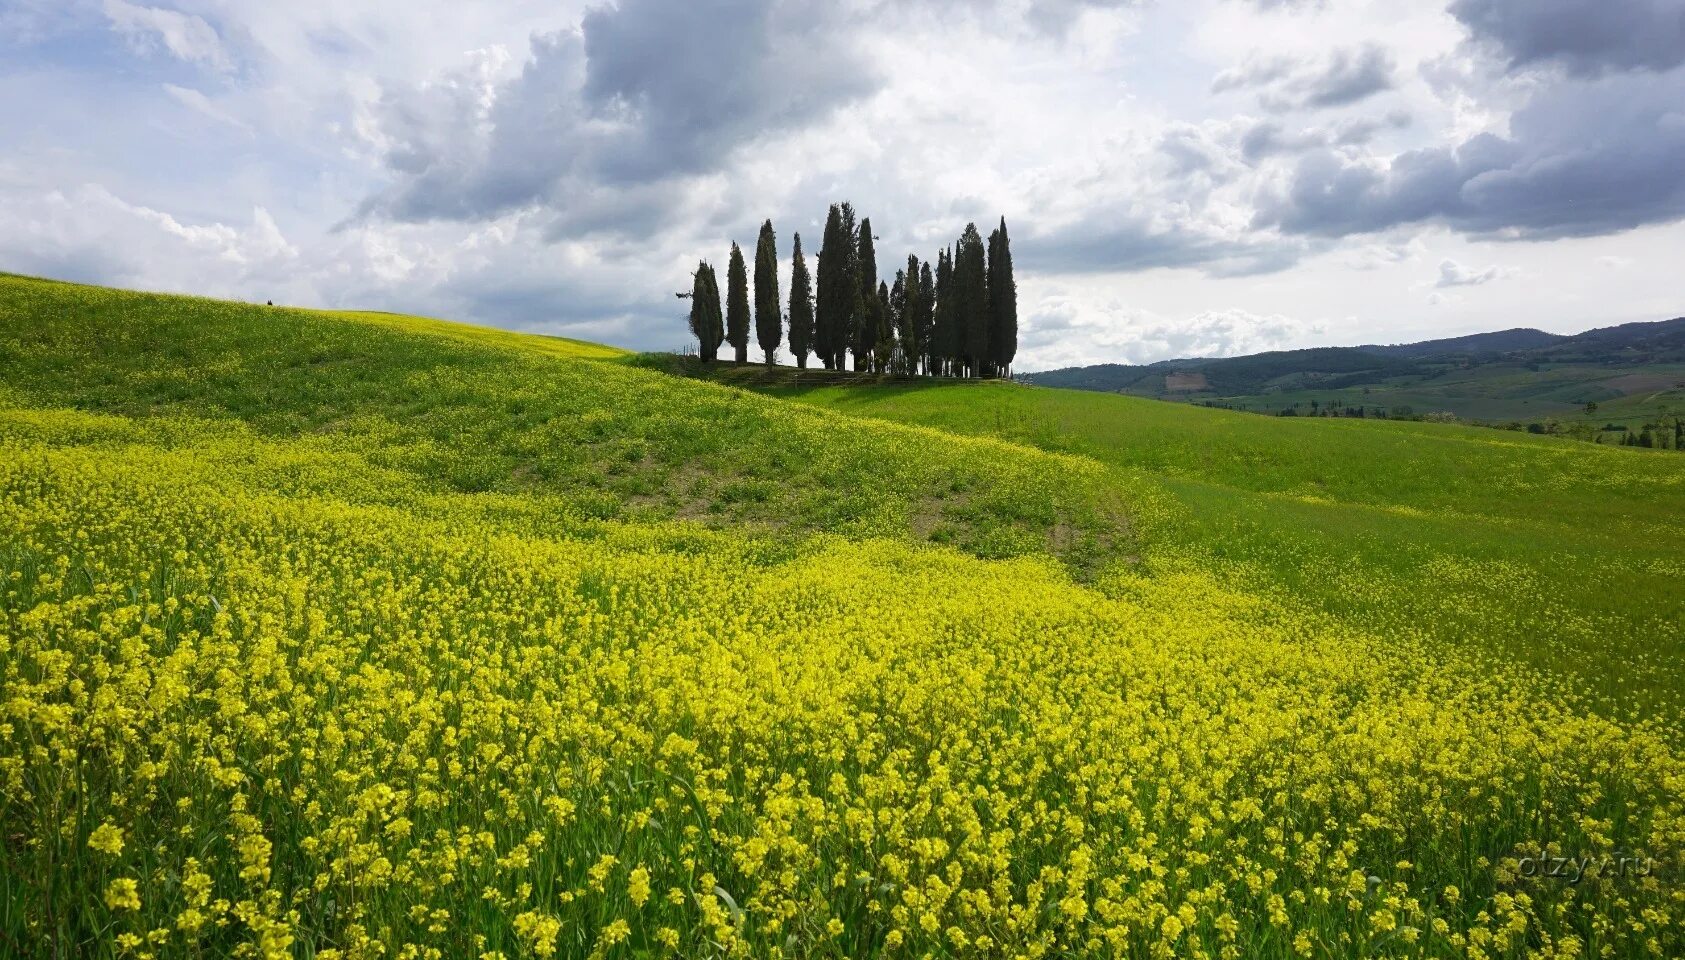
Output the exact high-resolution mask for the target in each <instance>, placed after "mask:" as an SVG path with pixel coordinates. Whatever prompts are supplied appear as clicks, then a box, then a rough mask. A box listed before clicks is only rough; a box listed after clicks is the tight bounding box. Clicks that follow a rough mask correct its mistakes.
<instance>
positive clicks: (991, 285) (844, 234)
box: [681, 202, 1018, 378]
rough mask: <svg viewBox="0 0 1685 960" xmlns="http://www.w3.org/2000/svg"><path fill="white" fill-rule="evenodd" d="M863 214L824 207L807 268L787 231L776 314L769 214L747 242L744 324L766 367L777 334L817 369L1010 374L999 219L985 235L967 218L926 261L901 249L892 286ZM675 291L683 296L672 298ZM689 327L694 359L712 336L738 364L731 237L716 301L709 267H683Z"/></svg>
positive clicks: (1008, 273)
mask: <svg viewBox="0 0 1685 960" xmlns="http://www.w3.org/2000/svg"><path fill="white" fill-rule="evenodd" d="M876 240H877V237H875V236H874V235H873V233H872V221H871V218H869V217H861V218H858V220H857V219H856V215H855V210H854V207H853V205H851V204H849V203H847V202H844V203H834V204H832V205H831V209H830V211H829V212H828V213H827V215H826V218H825V232H824V235H823V237H822V239H821V241H820V248H819V258H818V263H817V265H816V267H815V269H814V272H813V273H810V272H809V268H808V263H807V259H806V257H805V256H804V255H803V252H802V243H801V235H800V234H796V235H795V236H794V247H793V251H792V254H791V266H790V298H789V302H788V309H787V312H781V304H780V301H781V298H780V294H779V290H778V242H777V235H776V234H775V233H774V231H773V227H772V221H771V220H767V221H765V222H764V223H762V224H761V229H760V236H759V239H758V240H757V242H756V244H755V270H754V291H753V301H752V302H753V327H754V333H755V339H756V341H757V342H758V344H759V346H760V348H761V352H762V355H763V362H764V363H765V364H766V365H767V366H772V365H774V364H775V362H776V360H777V355H778V349H779V346H780V345H781V344H783V343H785V342H786V341H787V342H788V343H789V346H790V352H791V353H792V354H793V355H794V356H795V362H796V367H797V368H799V369H804V370H805V369H807V364H808V358H809V356H812V357H815V358H817V359H818V361H819V363H820V365H821V366H823V367H824V368H825V369H827V370H848V369H850V368H851V367H850V365H851V364H852V369H853V370H854V371H856V372H860V373H873V374H893V375H897V376H931V377H979V378H997V377H1011V376H1012V361H1013V358H1014V356H1015V355H1016V354H1017V352H1018V285H1017V283H1016V281H1014V279H1013V276H1012V247H1011V241H1010V240H1009V238H1008V236H1007V232H1006V218H1005V217H1002V218H1001V221H1000V225H999V226H997V227H996V228H995V229H994V230H992V231H990V233H989V236H988V239H987V240H985V239H984V238H983V236H982V234H981V233H980V232H979V231H978V229H977V225H976V224H975V223H968V224H966V225H965V229H964V230H963V231H962V232H961V233H960V236H959V239H958V240H957V241H956V242H955V243H954V244H953V245H952V246H951V247H945V248H943V249H942V250H939V251H937V254H936V266H935V267H934V268H932V266H931V264H930V261H928V260H924V261H921V260H920V259H919V258H918V255H917V254H908V256H907V260H906V266H905V267H902V268H898V269H897V270H896V271H895V276H894V278H893V283H891V281H890V279H888V278H885V277H883V276H881V275H880V274H879V272H878V258H877V247H876ZM681 296H686V295H684V294H681ZM688 296H689V297H690V298H691V311H690V330H691V334H692V335H693V336H695V337H696V338H697V344H698V351H697V352H698V355H699V356H700V357H701V359H702V360H703V362H712V361H714V360H715V359H717V357H718V355H719V346H720V344H721V343H722V342H729V343H730V344H731V345H732V347H733V348H734V349H735V351H736V359H737V362H738V363H747V362H748V361H749V332H750V326H751V316H750V304H751V294H750V290H749V280H748V274H747V269H746V267H745V265H744V259H743V252H742V250H741V249H740V248H739V247H738V245H737V244H736V243H735V242H734V243H732V245H731V254H730V260H729V263H728V266H727V291H726V298H725V308H724V309H723V310H722V309H721V305H720V291H719V283H718V281H717V279H716V278H715V274H714V268H713V267H712V266H711V265H710V264H709V263H708V262H707V261H702V262H700V263H699V264H698V265H697V269H696V272H695V273H694V274H692V286H691V293H690V294H688Z"/></svg>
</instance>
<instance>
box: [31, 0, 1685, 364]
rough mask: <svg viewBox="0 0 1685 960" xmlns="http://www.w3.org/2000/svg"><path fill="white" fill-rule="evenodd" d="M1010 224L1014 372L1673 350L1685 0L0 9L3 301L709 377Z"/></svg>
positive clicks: (320, 1)
mask: <svg viewBox="0 0 1685 960" xmlns="http://www.w3.org/2000/svg"><path fill="white" fill-rule="evenodd" d="M841 200H848V201H850V202H852V203H853V204H854V206H855V208H856V209H857V210H858V211H859V212H860V213H861V214H862V215H864V216H869V217H871V219H872V227H873V232H874V234H875V235H876V236H877V238H878V239H877V255H878V263H879V266H880V269H882V270H884V271H885V274H886V276H885V278H884V279H892V275H893V273H894V270H895V269H896V266H897V265H898V264H903V263H904V262H905V259H906V256H907V254H909V253H914V254H917V255H918V256H919V257H920V259H921V260H923V259H933V258H934V257H935V254H936V251H937V250H938V249H940V248H941V247H943V246H944V245H946V244H949V243H952V242H953V241H954V240H955V239H956V238H957V237H958V235H959V234H960V232H961V230H962V229H963V228H964V226H965V224H966V223H967V222H976V223H977V224H978V225H979V227H980V228H981V229H982V230H983V232H985V233H987V232H988V230H989V229H990V227H991V226H992V225H993V224H994V223H996V222H997V221H998V220H999V218H1001V217H1005V218H1006V221H1007V224H1008V228H1009V231H1010V234H1011V237H1012V250H1013V256H1014V260H1015V265H1016V277H1017V282H1018V293H1019V307H1018V309H1019V318H1020V348H1019V352H1018V357H1017V362H1016V364H1015V367H1016V369H1018V370H1019V371H1032V370H1038V369H1047V368H1052V367H1061V366H1069V365H1076V364H1086V363H1099V362H1117V363H1146V362H1152V361H1155V360H1161V359H1167V358H1170V357H1182V356H1226V355H1236V354H1244V353H1253V352H1258V351H1261V350H1272V349H1285V348H1293V347H1302V346H1317V345H1342V344H1361V343H1398V342H1407V341H1413V340H1420V339H1426V338H1430V337H1437V336H1455V335H1461V334H1466V333H1474V332H1479V331H1485V330H1498V329H1506V328H1510V327H1518V326H1531V327H1538V328H1541V329H1545V330H1550V331H1553V332H1577V331H1579V330H1583V329H1587V328H1591V327H1597V326H1608V325H1611V324H1616V323H1625V322H1629V321H1636V320H1661V319H1666V318H1669V317H1674V316H1678V315H1681V314H1685V290H1682V287H1681V284H1680V282H1679V278H1680V276H1681V260H1682V254H1685V0H1449V2H1439V0H1423V2H1414V0H1412V2H1399V0H1375V2H1369V0H1156V2H1152V0H1134V2H1128V0H819V2H798V0H619V2H618V3H615V4H607V3H601V2H589V3H574V2H567V0H551V2H544V3H537V2H527V0H510V2H504V3H496V4H493V3H461V2H457V0H404V2H402V3H399V2H394V0H289V2H287V3H275V2H272V0H170V2H166V3H151V2H148V0H0V270H6V271H11V272H18V273H27V274H35V275H42V276H50V277H57V278H63V279H71V280H80V281H86V282H95V283H104V284H110V285H114V286H122V287H132V288H138V289H147V290H161V291H174V292H186V293H197V294H205V295H210V296H219V297H229V298H234V299H242V300H252V301H264V300H274V301H275V302H277V303H285V304H294V305H301V306H320V307H357V308H364V309H379V310H393V311H403V312H413V313H421V314H426V315H430V316H439V317H446V318H451V319H460V320H468V321H472V322H478V323H485V324H491V325H495V326H500V327H507V328H510V329H518V330H529V331H535V332H542V333H553V334H561V335H566V336H574V337H581V338H585V339H590V340H598V341H604V342H608V343H613V344H617V345H621V346H626V347H631V348H635V349H676V348H678V347H680V346H682V345H683V344H684V343H685V342H686V340H688V333H687V330H686V324H685V306H686V304H685V302H684V301H681V300H677V299H675V298H674V296H673V294H674V293H675V292H677V291H680V290H688V289H689V287H690V273H691V271H692V270H693V269H694V267H695V265H696V263H697V261H698V260H699V259H708V260H709V261H711V262H713V263H715V264H716V265H717V266H718V267H720V269H721V270H722V271H723V269H724V265H725V262H726V259H727V257H728V253H729V248H730V244H731V242H732V241H734V240H735V241H737V242H738V243H739V244H741V245H742V246H743V247H744V248H745V249H746V250H747V251H748V253H747V256H748V257H751V258H752V256H753V247H754V242H755V237H756V232H757V229H758V227H759V225H760V223H761V221H762V220H763V219H766V218H771V219H772V221H773V225H774V228H775V230H776V231H777V236H778V244H779V253H780V257H781V260H782V263H783V268H782V269H783V274H784V275H783V278H782V284H781V289H783V290H785V291H787V290H788V272H789V255H790V243H791V240H792V237H793V235H794V234H796V233H800V234H801V235H802V240H803V246H804V249H805V251H806V253H807V255H808V257H809V258H812V257H813V256H814V255H815V254H817V252H818V246H819V241H820V239H821V235H822V232H823V229H822V228H823V223H824V218H825V213H826V210H827V207H828V206H829V204H831V203H833V202H836V201H841Z"/></svg>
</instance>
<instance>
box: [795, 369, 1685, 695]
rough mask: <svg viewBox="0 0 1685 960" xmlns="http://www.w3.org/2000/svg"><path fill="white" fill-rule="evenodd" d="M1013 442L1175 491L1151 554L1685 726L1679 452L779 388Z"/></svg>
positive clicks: (921, 390)
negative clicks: (1467, 651)
mask: <svg viewBox="0 0 1685 960" xmlns="http://www.w3.org/2000/svg"><path fill="white" fill-rule="evenodd" d="M772 392H774V393H776V394H777V395H779V396H783V397H787V398H790V399H795V400H800V401H802V402H804V403H808V404H812V405H816V406H822V407H828V408H831V409H837V410H842V411H846V412H848V413H851V414H859V415H868V416H873V417H880V418H884V419H889V420H895V421H899V422H906V423H918V424H923V425H926V426H934V427H939V428H941V429H943V430H945V431H948V432H952V433H958V434H964V435H980V436H996V437H1000V438H1003V439H1008V440H1011V441H1013V442H1015V443H1020V444H1023V445H1027V446H1034V447H1036V448H1038V449H1044V450H1048V451H1053V452H1059V453H1066V454H1074V455H1079V456H1082V457H1086V458H1089V459H1092V460H1094V461H1097V462H1099V463H1102V464H1104V465H1106V466H1107V467H1108V469H1109V471H1110V472H1111V473H1112V475H1113V476H1114V477H1116V478H1117V480H1118V482H1119V483H1120V484H1122V485H1125V486H1129V487H1131V488H1133V489H1141V488H1147V489H1155V490H1159V491H1162V493H1163V494H1164V496H1163V498H1162V500H1163V501H1164V502H1166V503H1168V504H1169V505H1170V506H1169V507H1167V508H1166V509H1165V510H1162V511H1160V512H1159V513H1158V514H1155V517H1157V518H1158V523H1157V525H1156V526H1154V527H1152V529H1151V530H1150V532H1149V533H1147V534H1146V535H1145V536H1146V539H1147V540H1148V546H1147V549H1146V553H1147V555H1148V556H1149V557H1150V558H1152V559H1153V560H1155V561H1156V562H1158V563H1160V564H1161V565H1163V564H1180V563H1189V564H1194V565H1198V566H1201V567H1204V568H1207V569H1216V570H1219V571H1221V573H1222V575H1223V576H1225V577H1228V578H1230V579H1231V580H1232V581H1234V582H1237V583H1244V584H1246V585H1248V586H1255V587H1259V588H1264V589H1270V590H1271V592H1273V593H1276V594H1279V595H1281V596H1283V597H1287V598H1291V599H1292V600H1295V601H1299V602H1304V603H1308V604H1311V605H1313V606H1315V607H1316V608H1317V609H1320V610H1324V611H1329V612H1334V613H1338V614H1340V615H1342V616H1345V617H1349V618H1352V619H1354V620H1356V621H1357V622H1359V623H1361V624H1362V625H1363V626H1364V627H1365V628H1367V629H1371V630H1374V631H1377V632H1379V633H1382V634H1384V635H1389V636H1394V637H1396V638H1398V639H1399V641H1400V642H1406V643H1422V642H1433V643H1442V644H1444V643H1448V644H1453V645H1457V646H1463V647H1475V648H1482V649H1492V650H1496V651H1499V652H1501V653H1502V655H1504V656H1507V657H1513V658H1516V659H1520V660H1526V661H1529V662H1531V663H1534V664H1537V665H1538V666H1540V667H1542V668H1547V669H1550V670H1554V671H1559V672H1563V673H1566V674H1569V675H1572V676H1573V677H1574V678H1575V684H1576V686H1577V687H1578V688H1579V689H1581V690H1583V691H1586V692H1588V693H1595V694H1596V695H1598V696H1599V697H1601V698H1602V699H1603V700H1604V702H1605V703H1606V705H1607V706H1608V707H1609V708H1610V709H1616V710H1621V709H1626V708H1631V707H1636V708H1638V710H1639V712H1641V713H1646V714H1648V713H1650V712H1652V711H1654V710H1658V709H1662V708H1666V709H1669V710H1672V709H1676V708H1677V706H1678V705H1679V703H1680V701H1679V699H1678V694H1679V692H1680V683H1679V679H1678V669H1677V663H1678V657H1679V655H1680V654H1681V653H1682V652H1685V645H1682V642H1681V641H1682V637H1685V597H1682V596H1681V595H1680V593H1679V590H1678V587H1677V585H1678V583H1679V578H1680V577H1681V576H1682V575H1685V561H1682V558H1685V526H1682V522H1685V472H1682V471H1680V470H1679V469H1678V467H1677V464H1676V463H1675V462H1674V461H1673V460H1672V459H1671V458H1670V457H1668V456H1667V455H1666V454H1664V453H1662V452H1659V451H1647V450H1622V449H1614V448H1609V449H1605V448H1599V447H1594V446H1591V445H1587V444H1581V443H1575V442H1573V441H1569V440H1563V439H1558V438H1550V437H1533V436H1529V435H1525V434H1513V433H1499V432H1494V431H1491V430H1484V429H1479V428H1473V427H1457V426H1447V425H1439V424H1425V423H1411V422H1390V421H1371V420H1327V419H1316V420H1313V419H1296V418H1274V417H1270V418H1266V417H1256V416H1249V415H1246V414H1242V413H1234V412H1229V411H1224V410H1205V409H1190V408H1188V407H1184V406H1179V405H1170V404H1163V403H1158V402H1156V401H1151V400H1143V399H1138V398H1133V397H1122V396H1116V395H1107V394H1097V393H1088V392H1080V391H1067V390H1052V389H1044V388H1037V387H1027V386H1020V385H1014V384H1003V383H978V384H966V385H951V384H944V385H939V386H933V387H928V388H926V387H920V386H905V385H903V386H894V385H891V386H885V387H879V388H876V389H852V388H838V387H811V388H810V387H778V388H773V390H772Z"/></svg>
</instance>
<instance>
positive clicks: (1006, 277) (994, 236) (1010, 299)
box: [989, 217, 1018, 377]
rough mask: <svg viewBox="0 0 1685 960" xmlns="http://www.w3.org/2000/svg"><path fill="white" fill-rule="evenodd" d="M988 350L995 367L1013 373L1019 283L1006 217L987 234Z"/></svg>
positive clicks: (1002, 374) (1000, 372)
mask: <svg viewBox="0 0 1685 960" xmlns="http://www.w3.org/2000/svg"><path fill="white" fill-rule="evenodd" d="M989 320H990V326H989V350H990V353H991V355H992V356H991V359H992V360H993V362H994V366H995V371H996V373H998V374H999V375H1000V376H1003V377H1010V376H1011V375H1012V358H1013V357H1015V356H1016V355H1017V354H1018V283H1017V281H1015V280H1013V279H1012V246H1011V242H1010V241H1009V240H1008V239H1007V236H1006V218H1005V217H1001V218H1000V226H999V227H997V228H995V230H994V232H992V233H990V234H989Z"/></svg>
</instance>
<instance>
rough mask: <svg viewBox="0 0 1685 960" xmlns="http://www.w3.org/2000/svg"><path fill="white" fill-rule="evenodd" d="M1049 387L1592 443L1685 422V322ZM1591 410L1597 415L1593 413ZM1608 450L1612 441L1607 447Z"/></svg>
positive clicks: (1343, 352) (1476, 338) (1121, 372)
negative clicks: (1448, 421) (1519, 430)
mask: <svg viewBox="0 0 1685 960" xmlns="http://www.w3.org/2000/svg"><path fill="white" fill-rule="evenodd" d="M1020 379H1021V380H1023V381H1025V382H1028V383H1034V384H1038V385H1042V386H1053V387H1068V388H1074V389H1080V390H1098V391H1105V392H1110V393H1125V394H1130V395H1133V396H1144V397H1153V398H1156V399H1165V400H1182V401H1188V402H1193V403H1202V404H1216V405H1221V406H1227V407H1232V408H1236V409H1242V410H1250V411H1254V412H1265V413H1276V412H1279V411H1281V410H1283V409H1300V410H1303V411H1304V412H1309V410H1310V409H1311V404H1312V401H1315V402H1316V404H1317V405H1318V407H1321V408H1328V409H1340V410H1343V409H1355V408H1359V407H1361V408H1364V410H1365V412H1366V413H1367V414H1369V415H1379V416H1383V417H1385V416H1394V417H1399V416H1403V417H1410V416H1420V415H1422V414H1427V413H1445V414H1450V415H1453V416H1455V417H1457V418H1459V419H1463V420H1468V421H1471V422H1479V423H1487V424H1509V425H1517V426H1524V425H1527V424H1530V423H1531V424H1545V423H1547V422H1553V421H1554V422H1557V423H1560V424H1562V425H1563V426H1562V428H1563V429H1564V431H1565V432H1574V433H1578V434H1581V435H1583V436H1584V437H1585V438H1595V437H1597V435H1598V434H1599V433H1604V434H1609V433H1612V432H1614V431H1606V430H1603V429H1602V428H1604V427H1606V426H1613V427H1618V428H1620V429H1621V430H1626V429H1637V428H1639V427H1642V426H1643V425H1644V424H1646V423H1652V422H1656V421H1659V420H1660V419H1662V418H1667V417H1677V416H1679V415H1680V414H1685V318H1679V319H1674V320H1664V321H1658V322H1653V323H1629V324H1623V325H1621V326H1616V327H1605V328H1600V329H1596V330H1588V331H1586V332H1584V333H1581V334H1577V335H1575V336H1560V335H1557V334H1550V333H1545V332H1543V331H1540V330H1532V329H1525V328H1520V329H1513V330H1505V331H1500V332H1496V333H1483V334H1475V335H1473V336H1467V337H1455V338H1451V339H1445V340H1428V341H1423V342H1420V343H1409V344H1391V345H1383V344H1370V345H1366V346H1360V347H1319V348H1314V349H1307V350H1284V351H1274V352H1269V353H1261V354H1255V355H1252V356H1244V357H1228V358H1220V359H1206V360H1200V359H1186V360H1166V361H1161V362H1159V363H1154V364H1149V365H1145V366H1126V365H1119V364H1100V365H1097V366H1090V367H1073V368H1068V369H1063V370H1050V371H1047V372H1044V373H1033V374H1025V375H1023V376H1021V377H1020ZM1588 404H1594V405H1595V406H1590V407H1588ZM1601 439H1612V437H1610V436H1603V437H1602V438H1601Z"/></svg>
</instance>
